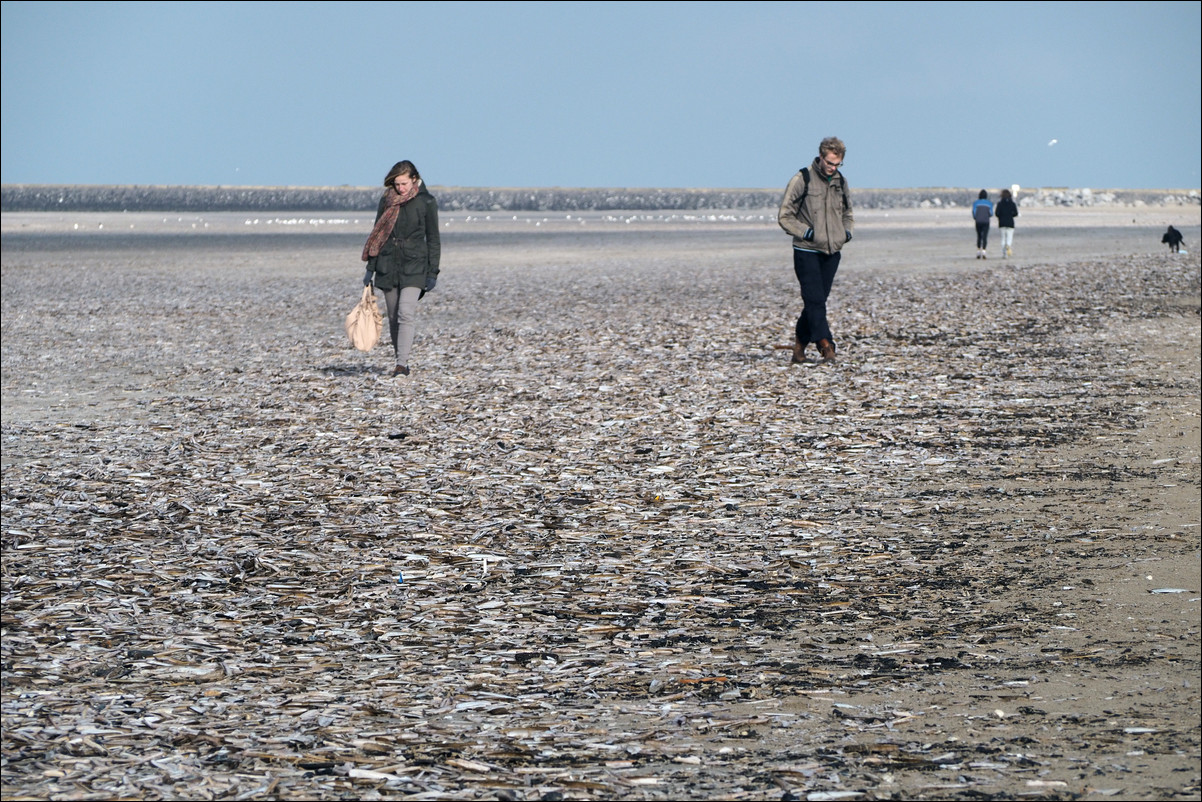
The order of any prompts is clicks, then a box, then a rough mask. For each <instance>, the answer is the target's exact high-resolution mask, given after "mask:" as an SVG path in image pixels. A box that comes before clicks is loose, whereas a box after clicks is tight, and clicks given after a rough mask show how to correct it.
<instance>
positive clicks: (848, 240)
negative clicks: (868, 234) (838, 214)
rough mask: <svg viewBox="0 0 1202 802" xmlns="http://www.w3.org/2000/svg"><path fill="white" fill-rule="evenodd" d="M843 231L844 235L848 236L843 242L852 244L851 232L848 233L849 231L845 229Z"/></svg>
mask: <svg viewBox="0 0 1202 802" xmlns="http://www.w3.org/2000/svg"><path fill="white" fill-rule="evenodd" d="M843 231H844V233H846V234H847V239H845V240H843V241H844V242H851V232H850V231H848V230H847V229H843Z"/></svg>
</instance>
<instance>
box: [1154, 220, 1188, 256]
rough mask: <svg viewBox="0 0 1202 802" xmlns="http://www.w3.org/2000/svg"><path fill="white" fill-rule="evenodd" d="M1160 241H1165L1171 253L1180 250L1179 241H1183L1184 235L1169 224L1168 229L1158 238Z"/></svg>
mask: <svg viewBox="0 0 1202 802" xmlns="http://www.w3.org/2000/svg"><path fill="white" fill-rule="evenodd" d="M1160 241H1161V242H1164V243H1167V244H1168V246H1169V251H1171V252H1172V253H1180V252H1181V243H1183V242H1185V237H1183V236H1181V232H1180V231H1178V230H1177V229H1175V228H1173V227H1172V226H1169V230H1168V231H1166V232H1164V236H1163V237H1161V238H1160Z"/></svg>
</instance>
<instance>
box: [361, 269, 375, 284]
mask: <svg viewBox="0 0 1202 802" xmlns="http://www.w3.org/2000/svg"><path fill="white" fill-rule="evenodd" d="M374 273H375V271H374V270H372V269H371V268H370V267H369V268H367V272H366V273H364V274H363V286H364V287H370V286H371V279H372V275H373V274H374Z"/></svg>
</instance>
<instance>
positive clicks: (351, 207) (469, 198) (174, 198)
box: [0, 184, 1199, 212]
mask: <svg viewBox="0 0 1202 802" xmlns="http://www.w3.org/2000/svg"><path fill="white" fill-rule="evenodd" d="M783 186H784V185H783V184H782V186H781V189H620V188H597V189H589V188H581V189H563V188H558V187H551V188H530V189H521V188H517V189H497V188H471V187H438V186H435V187H431V190H432V191H433V192H434V194H435V195H436V196H437V198H438V203H439V206H440V207H441V208H442V209H444V210H446V211H482V212H488V211H513V212H585V211H618V210H622V211H655V210H668V211H690V210H720V209H725V210H731V209H771V208H775V207H776V205H777V204H779V203H780V198H781V193H782V192H783ZM978 191H979V188H973V189H969V188H947V187H943V188H939V187H934V188H919V189H862V190H858V189H856V188H855V186H854V185H853V186H852V193H853V194H852V197H853V199H854V202H855V205H856V206H857V207H858V208H863V209H894V208H915V207H957V206H969V205H971V204H972V202H973V200H974V199H975V198H976V194H977V192H978ZM380 192H381V189H380V188H379V187H220V186H219V187H199V186H139V185H51V184H6V185H4V186H3V187H0V210H3V211H5V212H54V211H83V212H119V211H126V212H161V211H170V212H255V211H258V212H266V211H280V210H290V211H297V212H374V211H375V208H376V203H377V201H378V200H379V197H380ZM995 197H996V194H995ZM1140 204H1145V205H1184V206H1189V205H1193V206H1197V205H1199V193H1198V191H1197V190H1122V189H1120V190H1105V191H1102V190H1089V189H1034V190H1024V192H1023V194H1022V196H1021V198H1020V205H1024V206H1108V205H1140Z"/></svg>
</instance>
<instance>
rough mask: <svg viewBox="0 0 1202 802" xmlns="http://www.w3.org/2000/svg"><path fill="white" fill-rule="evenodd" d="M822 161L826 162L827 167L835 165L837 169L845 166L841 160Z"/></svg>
mask: <svg viewBox="0 0 1202 802" xmlns="http://www.w3.org/2000/svg"><path fill="white" fill-rule="evenodd" d="M822 163H823V164H825V165H826V166H827V167H833V168H834V169H836V170H838V169H839V168H840V167H842V166H843V162H841V161H840V162H828V161H827V160H826V159H823V160H822Z"/></svg>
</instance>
